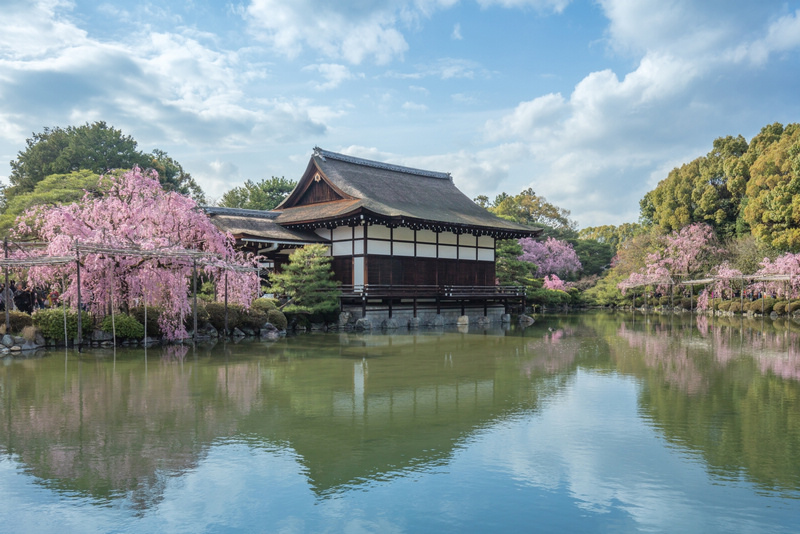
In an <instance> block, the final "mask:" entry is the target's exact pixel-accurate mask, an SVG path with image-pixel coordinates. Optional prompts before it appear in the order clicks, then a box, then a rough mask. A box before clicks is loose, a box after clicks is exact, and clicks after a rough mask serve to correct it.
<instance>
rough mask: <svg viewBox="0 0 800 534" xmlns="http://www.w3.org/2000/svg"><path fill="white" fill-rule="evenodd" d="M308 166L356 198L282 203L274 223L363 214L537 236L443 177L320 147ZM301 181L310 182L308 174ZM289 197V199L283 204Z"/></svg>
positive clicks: (430, 172) (445, 175) (447, 177)
mask: <svg viewBox="0 0 800 534" xmlns="http://www.w3.org/2000/svg"><path fill="white" fill-rule="evenodd" d="M312 162H313V163H314V165H316V167H317V169H319V171H320V172H321V173H322V174H323V175H324V177H325V178H326V179H327V180H328V181H330V183H331V184H333V185H334V186H335V187H336V188H338V189H339V190H341V191H342V192H344V193H345V194H347V195H349V196H351V197H353V198H355V200H339V201H332V202H322V203H318V204H310V205H304V206H292V207H284V206H283V205H281V206H278V207H277V208H276V211H279V212H280V215H279V216H278V217H277V219H276V221H277V222H278V223H280V224H292V223H301V222H310V221H313V220H319V219H324V220H328V219H332V218H338V217H345V216H347V215H349V214H353V213H356V212H359V211H366V212H370V213H373V214H376V215H378V216H383V217H387V218H393V219H408V220H417V221H433V222H438V223H444V224H445V225H453V226H462V227H470V228H478V229H481V228H482V229H494V230H500V231H505V232H511V233H518V234H520V235H535V234H537V233H540V232H541V230H540V229H536V228H532V227H529V226H525V225H521V224H517V223H514V222H511V221H507V220H505V219H501V218H500V217H497V216H495V215H494V214H492V213H490V212H488V211H487V210H485V209H484V208H482V207H480V206H478V205H477V204H475V203H474V202H473V201H472V200H470V199H469V198H468V197H467V196H466V195H465V194H464V193H462V192H461V191H460V190H459V189H458V188H457V187H456V186H455V184H454V183H453V180H452V178H451V176H450V175H449V174H448V173H441V172H432V171H425V170H420V169H413V168H410V167H401V166H398V165H391V164H386V163H382V162H377V161H370V160H366V159H361V158H355V157H352V156H346V155H344V154H337V153H335V152H328V151H326V150H322V149H319V148H316V149H315V150H314V155H313V156H312ZM312 174H313V173H312ZM304 178H306V179H308V178H310V176H309V173H308V171H307V173H306V175H305V176H304ZM300 186H301V184H298V187H300ZM291 198H292V195H290V196H289V197H288V198H287V200H286V201H284V204H287V203H289V201H290V199H291Z"/></svg>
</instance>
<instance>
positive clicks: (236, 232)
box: [203, 207, 327, 244]
mask: <svg viewBox="0 0 800 534" xmlns="http://www.w3.org/2000/svg"><path fill="white" fill-rule="evenodd" d="M203 209H204V210H205V212H206V213H207V214H208V216H209V217H210V218H211V222H212V223H214V226H216V227H217V228H219V229H220V230H222V231H223V232H230V233H231V234H232V235H233V236H234V237H236V238H237V239H244V240H247V238H250V239H263V240H266V241H271V242H278V243H286V244H295V243H299V244H303V243H325V242H327V240H325V239H323V238H321V237H319V236H318V235H317V234H315V233H313V232H305V231H302V230H292V229H291V228H284V227H283V226H281V225H279V224H277V223H276V222H275V218H276V217H277V216H278V213H277V212H274V211H260V210H245V209H238V208H216V207H205V208H203Z"/></svg>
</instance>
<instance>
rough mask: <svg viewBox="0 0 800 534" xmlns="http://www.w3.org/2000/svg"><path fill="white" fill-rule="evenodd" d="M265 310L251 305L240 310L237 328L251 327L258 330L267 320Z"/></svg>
mask: <svg viewBox="0 0 800 534" xmlns="http://www.w3.org/2000/svg"><path fill="white" fill-rule="evenodd" d="M267 320H268V319H267V312H265V311H264V310H261V309H258V308H255V307H251V308H250V309H249V310H242V311H241V313H240V314H239V324H238V325H237V326H238V327H239V328H251V329H253V330H258V329H259V328H261V327H262V326H264V323H266V322H267Z"/></svg>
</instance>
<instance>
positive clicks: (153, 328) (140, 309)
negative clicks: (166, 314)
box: [130, 306, 164, 337]
mask: <svg viewBox="0 0 800 534" xmlns="http://www.w3.org/2000/svg"><path fill="white" fill-rule="evenodd" d="M130 315H131V317H133V318H134V319H136V320H137V321H139V323H140V324H141V325H143V326H145V322H144V306H137V307H135V308H131V309H130ZM160 316H161V310H160V309H159V308H155V307H153V306H148V307H147V325H146V326H147V337H161V336H162V335H164V334H163V332H161V326H160V325H159V324H158V318H159V317H160ZM142 337H144V333H143V334H142Z"/></svg>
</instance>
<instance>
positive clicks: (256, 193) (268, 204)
mask: <svg viewBox="0 0 800 534" xmlns="http://www.w3.org/2000/svg"><path fill="white" fill-rule="evenodd" d="M295 185H297V182H294V181H292V180H287V179H286V178H284V177H280V178H278V177H277V176H273V177H272V178H269V179H267V178H264V179H262V180H261V181H259V182H253V181H252V180H247V181H246V182H245V183H244V185H241V186H239V187H234V188H233V189H231V190H230V191H228V192H226V193H225V194H224V195H222V198H221V199H220V200H219V205H220V206H221V207H223V208H243V209H249V210H265V211H266V210H271V209H272V208H274V207H275V206H277V205H278V204H280V203H281V202H282V201H283V199H284V198H286V196H287V195H288V194H289V193H291V192H292V189H294V186H295Z"/></svg>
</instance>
